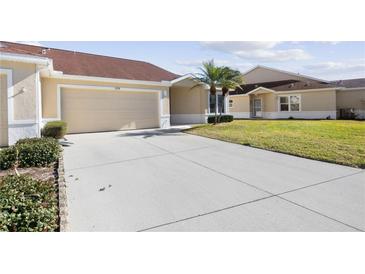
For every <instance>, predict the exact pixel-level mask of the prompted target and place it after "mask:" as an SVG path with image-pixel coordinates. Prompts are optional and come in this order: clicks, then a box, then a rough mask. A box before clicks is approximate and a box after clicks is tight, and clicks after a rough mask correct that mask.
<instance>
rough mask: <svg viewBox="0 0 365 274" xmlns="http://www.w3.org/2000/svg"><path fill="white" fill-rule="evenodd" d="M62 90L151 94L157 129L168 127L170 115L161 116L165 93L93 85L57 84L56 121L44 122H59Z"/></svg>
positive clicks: (161, 91) (162, 91)
mask: <svg viewBox="0 0 365 274" xmlns="http://www.w3.org/2000/svg"><path fill="white" fill-rule="evenodd" d="M62 88H71V89H86V90H90V89H91V90H108V91H120V92H152V93H157V94H158V98H159V100H158V116H159V127H162V128H164V127H168V126H170V115H163V111H164V110H163V102H162V100H163V98H164V97H165V96H167V94H164V92H166V93H167V91H164V90H159V89H149V88H124V87H110V86H93V85H70V84H58V85H57V117H56V119H44V122H46V121H50V120H61V109H62V106H61V92H62Z"/></svg>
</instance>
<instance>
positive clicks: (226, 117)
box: [208, 114, 233, 124]
mask: <svg viewBox="0 0 365 274" xmlns="http://www.w3.org/2000/svg"><path fill="white" fill-rule="evenodd" d="M214 119H215V118H214V116H209V117H208V123H209V124H213V123H214ZM232 121H233V115H229V114H224V115H222V116H221V119H220V120H219V116H217V122H219V123H227V122H232Z"/></svg>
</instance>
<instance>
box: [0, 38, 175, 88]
mask: <svg viewBox="0 0 365 274" xmlns="http://www.w3.org/2000/svg"><path fill="white" fill-rule="evenodd" d="M1 52H6V53H15V54H25V55H32V56H39V57H46V58H50V59H52V60H53V67H54V70H57V71H62V72H63V73H64V74H69V75H81V76H91V77H105V78H115V79H128V80H142V81H157V82H160V81H171V80H173V79H176V78H178V77H180V76H179V75H177V74H175V73H172V72H169V71H167V70H165V69H163V68H160V67H158V66H155V65H153V64H150V63H147V62H144V61H136V60H130V59H124V58H117V57H110V56H103V55H96V54H91V53H84V52H77V51H70V50H63V49H55V48H47V47H40V46H33V45H25V44H19V43H13V42H3V41H0V53H1Z"/></svg>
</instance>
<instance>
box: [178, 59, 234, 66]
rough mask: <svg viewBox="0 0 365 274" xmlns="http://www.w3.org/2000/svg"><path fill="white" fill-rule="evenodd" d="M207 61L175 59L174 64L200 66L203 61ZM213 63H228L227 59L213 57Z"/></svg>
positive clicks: (222, 64)
mask: <svg viewBox="0 0 365 274" xmlns="http://www.w3.org/2000/svg"><path fill="white" fill-rule="evenodd" d="M205 61H208V60H200V59H198V60H176V62H175V63H176V64H178V65H182V66H186V67H200V66H201V65H202V63H203V62H205ZM214 63H215V64H216V65H218V66H224V65H228V64H229V61H227V60H219V59H214Z"/></svg>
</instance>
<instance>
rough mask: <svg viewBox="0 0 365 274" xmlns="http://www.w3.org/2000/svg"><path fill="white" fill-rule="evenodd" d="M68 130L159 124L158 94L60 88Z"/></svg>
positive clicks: (108, 129)
mask: <svg viewBox="0 0 365 274" xmlns="http://www.w3.org/2000/svg"><path fill="white" fill-rule="evenodd" d="M61 113H62V115H61V119H62V120H63V121H65V122H66V123H67V125H68V133H83V132H99V131H114V130H127V129H142V128H156V127H159V115H160V113H159V93H157V92H147V91H141V92H137V91H119V90H88V89H72V88H62V90H61Z"/></svg>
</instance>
